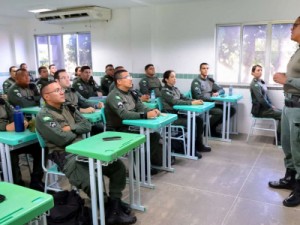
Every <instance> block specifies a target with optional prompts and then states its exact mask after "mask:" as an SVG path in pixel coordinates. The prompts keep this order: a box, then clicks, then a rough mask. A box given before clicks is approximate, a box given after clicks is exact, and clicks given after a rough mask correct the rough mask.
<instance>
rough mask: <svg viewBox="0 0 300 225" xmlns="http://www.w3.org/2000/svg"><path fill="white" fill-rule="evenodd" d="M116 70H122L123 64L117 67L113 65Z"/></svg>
mask: <svg viewBox="0 0 300 225" xmlns="http://www.w3.org/2000/svg"><path fill="white" fill-rule="evenodd" d="M118 70H124V66H117V67H115V71H118Z"/></svg>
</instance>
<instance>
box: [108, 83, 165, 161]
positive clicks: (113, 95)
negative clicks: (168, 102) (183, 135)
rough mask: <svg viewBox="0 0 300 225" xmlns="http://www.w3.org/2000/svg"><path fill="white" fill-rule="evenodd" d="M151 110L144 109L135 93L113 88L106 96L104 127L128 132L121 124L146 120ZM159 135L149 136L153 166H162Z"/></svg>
mask: <svg viewBox="0 0 300 225" xmlns="http://www.w3.org/2000/svg"><path fill="white" fill-rule="evenodd" d="M150 110H151V109H149V108H147V107H145V105H144V104H143V103H142V102H141V101H140V99H139V96H138V94H137V92H136V91H132V90H131V91H128V92H124V91H121V90H120V89H119V88H117V87H115V88H114V89H113V90H112V91H111V92H110V93H109V95H108V96H107V99H106V105H105V108H104V111H105V116H106V122H107V124H106V127H107V129H108V130H115V131H122V132H129V131H128V126H127V125H124V124H122V121H123V120H126V119H146V118H147V112H148V111H150ZM159 141H160V134H159V133H157V132H154V133H151V134H150V152H151V162H152V164H154V165H158V166H160V165H162V145H161V144H160V143H159Z"/></svg>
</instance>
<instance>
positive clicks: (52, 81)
mask: <svg viewBox="0 0 300 225" xmlns="http://www.w3.org/2000/svg"><path fill="white" fill-rule="evenodd" d="M52 83H56V81H54V80H51V81H48V82H45V83H42V86H41V89H40V93H41V96H42V98H44V97H43V95H44V90H45V88H46V87H47V86H48V85H49V84H52Z"/></svg>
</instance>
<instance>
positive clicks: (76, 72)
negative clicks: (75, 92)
mask: <svg viewBox="0 0 300 225" xmlns="http://www.w3.org/2000/svg"><path fill="white" fill-rule="evenodd" d="M80 75H81V66H77V67H76V68H75V74H74V76H75V77H74V79H73V82H75V81H76V80H77V79H78V78H79V77H80Z"/></svg>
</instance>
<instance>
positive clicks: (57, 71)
mask: <svg viewBox="0 0 300 225" xmlns="http://www.w3.org/2000/svg"><path fill="white" fill-rule="evenodd" d="M62 72H66V70H65V69H60V70H56V72H55V73H54V76H53V77H54V79H55V80H59V74H60V73H62Z"/></svg>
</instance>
